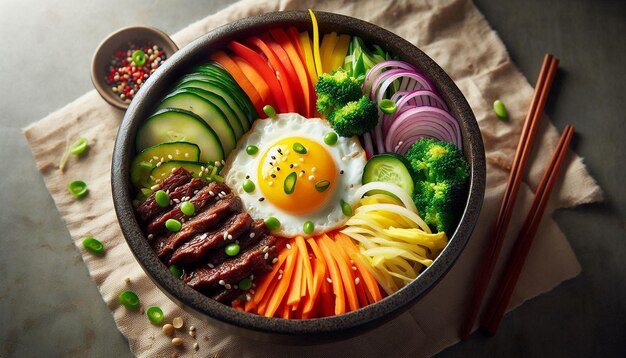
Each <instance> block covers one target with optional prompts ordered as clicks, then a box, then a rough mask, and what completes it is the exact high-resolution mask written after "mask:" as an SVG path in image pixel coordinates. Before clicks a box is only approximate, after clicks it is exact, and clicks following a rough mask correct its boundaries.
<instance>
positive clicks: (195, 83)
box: [175, 75, 250, 132]
mask: <svg viewBox="0 0 626 358" xmlns="http://www.w3.org/2000/svg"><path fill="white" fill-rule="evenodd" d="M192 88H193V89H199V90H203V91H205V92H209V93H213V94H215V95H218V96H219V97H221V98H222V99H223V100H224V101H225V102H226V103H227V104H228V107H229V108H230V109H231V110H232V111H233V112H235V114H236V115H237V120H238V121H239V124H240V126H241V127H242V128H243V131H244V132H247V131H248V129H250V119H249V118H250V115H249V114H248V113H247V112H246V109H245V106H243V105H241V103H240V101H237V100H236V97H237V95H235V94H231V92H230V90H229V89H228V88H227V87H226V86H224V85H222V84H220V83H218V81H216V80H214V79H213V80H210V79H207V77H206V76H205V75H201V76H196V75H188V76H185V77H183V80H182V82H180V83H179V84H178V85H176V87H175V90H180V89H192ZM198 94H199V93H198ZM199 95H200V94H199Z"/></svg>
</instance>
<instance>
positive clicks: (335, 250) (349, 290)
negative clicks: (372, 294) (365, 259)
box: [322, 235, 359, 311]
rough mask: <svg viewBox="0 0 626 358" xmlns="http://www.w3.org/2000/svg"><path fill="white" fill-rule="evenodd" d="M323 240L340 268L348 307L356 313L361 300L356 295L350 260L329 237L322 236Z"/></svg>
mask: <svg viewBox="0 0 626 358" xmlns="http://www.w3.org/2000/svg"><path fill="white" fill-rule="evenodd" d="M322 240H324V243H325V244H326V246H327V247H328V249H329V251H330V254H331V255H332V256H333V259H334V260H335V262H336V263H337V268H339V274H340V275H341V281H342V282H343V288H344V290H345V294H346V300H347V301H348V307H349V308H350V311H355V310H358V309H359V298H358V297H357V294H356V289H355V288H354V278H353V277H352V270H351V269H350V265H349V263H350V259H349V258H348V256H347V255H346V256H345V257H344V256H343V255H342V252H343V251H342V250H341V249H340V248H339V247H338V246H339V245H338V244H336V243H335V241H333V239H331V238H330V237H328V235H322Z"/></svg>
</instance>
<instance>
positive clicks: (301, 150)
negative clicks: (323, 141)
mask: <svg viewBox="0 0 626 358" xmlns="http://www.w3.org/2000/svg"><path fill="white" fill-rule="evenodd" d="M291 148H293V151H294V152H296V153H300V154H306V148H305V147H304V146H303V145H302V143H298V142H295V143H294V144H293V145H292V146H291Z"/></svg>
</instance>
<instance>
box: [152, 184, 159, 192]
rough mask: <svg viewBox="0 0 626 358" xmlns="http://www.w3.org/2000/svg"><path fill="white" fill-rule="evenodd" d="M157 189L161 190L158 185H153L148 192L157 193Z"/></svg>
mask: <svg viewBox="0 0 626 358" xmlns="http://www.w3.org/2000/svg"><path fill="white" fill-rule="evenodd" d="M159 189H161V186H160V185H153V186H151V187H150V190H152V191H157V190H159Z"/></svg>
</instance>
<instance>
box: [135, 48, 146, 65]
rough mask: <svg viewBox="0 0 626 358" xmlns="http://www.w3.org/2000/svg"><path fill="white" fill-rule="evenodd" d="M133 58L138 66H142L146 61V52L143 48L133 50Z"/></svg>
mask: <svg viewBox="0 0 626 358" xmlns="http://www.w3.org/2000/svg"><path fill="white" fill-rule="evenodd" d="M132 59H133V62H134V63H135V65H136V66H139V67H141V66H143V65H144V64H145V63H146V54H145V53H144V52H143V51H141V50H137V51H135V52H133V55H132Z"/></svg>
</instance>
